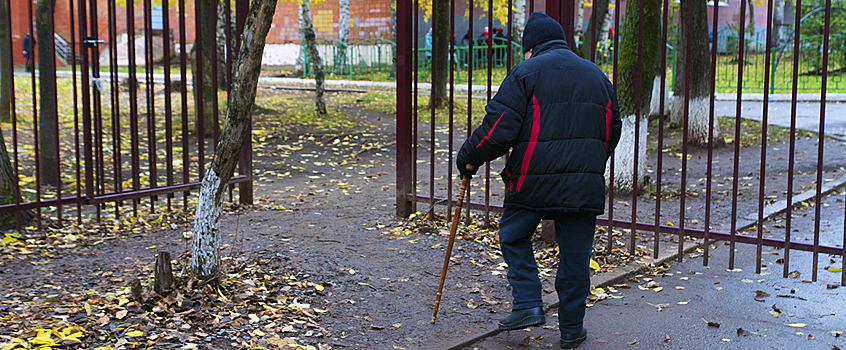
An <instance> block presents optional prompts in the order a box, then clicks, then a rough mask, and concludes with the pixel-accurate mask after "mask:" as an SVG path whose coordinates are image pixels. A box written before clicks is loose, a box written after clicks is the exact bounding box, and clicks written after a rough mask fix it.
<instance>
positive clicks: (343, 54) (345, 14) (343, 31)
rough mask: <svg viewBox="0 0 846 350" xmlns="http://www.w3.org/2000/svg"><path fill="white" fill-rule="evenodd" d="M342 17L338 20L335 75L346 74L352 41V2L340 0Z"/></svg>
mask: <svg viewBox="0 0 846 350" xmlns="http://www.w3.org/2000/svg"><path fill="white" fill-rule="evenodd" d="M338 3H339V4H338V5H339V7H340V15H339V19H338V57H334V62H333V63H334V64H335V75H343V74H345V73H346V67H347V51H349V41H350V40H349V39H350V0H339V1H338Z"/></svg>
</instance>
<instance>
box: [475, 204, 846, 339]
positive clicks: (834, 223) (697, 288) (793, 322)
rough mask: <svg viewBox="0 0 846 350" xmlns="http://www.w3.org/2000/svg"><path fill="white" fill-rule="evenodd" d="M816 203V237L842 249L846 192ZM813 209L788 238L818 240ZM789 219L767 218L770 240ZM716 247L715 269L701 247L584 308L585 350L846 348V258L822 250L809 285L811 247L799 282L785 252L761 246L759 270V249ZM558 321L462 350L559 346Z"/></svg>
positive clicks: (794, 258)
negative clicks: (843, 271) (845, 269)
mask: <svg viewBox="0 0 846 350" xmlns="http://www.w3.org/2000/svg"><path fill="white" fill-rule="evenodd" d="M819 208H821V211H820V213H819V216H820V225H819V227H820V228H819V241H820V242H821V243H823V244H827V245H831V246H836V247H842V246H843V227H844V222H843V211H844V193H842V192H837V191H835V192H833V193H832V194H831V195H829V196H825V197H823V200H822V205H820V206H819ZM815 210H816V206H801V207H800V208H799V209H796V210H794V212H793V213H792V216H793V222H792V223H791V232H792V237H791V241H793V242H813V241H814V235H815V225H814V220H813V219H814V218H815V217H816V212H815ZM784 224H785V214H780V215H777V216H774V217H773V218H771V219H770V220H767V221H766V222H765V224H764V226H765V227H767V230H772V234H771V233H770V232H767V233H766V234H765V237H774V238H783V236H784V230H783V229H780V228H782V227H783V225H784ZM711 247H712V249H711V250H710V254H711V257H710V267H708V266H703V261H702V260H703V257H702V254H703V252H701V251H696V252H693V253H690V254H687V255H685V260H684V261H683V262H677V261H675V260H674V261H670V262H669V263H668V265H669V267H668V268H667V269H665V270H663V271H662V272H658V273H656V274H654V275H650V274H642V275H636V276H633V277H632V278H631V279H629V280H627V281H626V282H624V283H622V284H626V285H628V286H629V287H630V288H623V287H622V286H621V285H620V284H617V286H616V288H613V290H616V292H611V293H609V294H610V295H612V297H611V298H609V299H606V300H602V301H600V302H598V303H596V304H595V305H593V306H592V307H590V308H588V311H587V315H586V317H585V326H586V327H587V328H588V332H589V334H588V339H587V341H586V342H585V343H584V344H582V346H580V347H579V349H618V348H625V349H656V348H667V349H751V348H754V349H838V348H846V334H843V332H846V287H843V286H839V284H840V278H841V277H840V273H839V272H834V271H831V270H829V269H830V268H837V269H839V268H842V256H831V255H828V254H819V260H818V266H817V274H818V275H817V281H816V282H811V281H810V280H811V279H812V273H811V270H812V267H813V254H812V253H810V252H800V251H791V252H790V254H789V262H788V263H789V266H788V269H787V270H788V272H793V275H792V277H793V278H783V277H782V274H783V271H784V264H783V263H784V250H783V249H774V248H767V247H764V248H763V249H762V255H761V257H762V258H761V270H762V271H761V273H760V274H756V273H755V266H756V264H757V261H756V247H755V246H754V245H748V244H737V245H736V247H735V248H736V249H735V256H734V263H735V264H734V266H733V267H734V269H731V270H730V269H729V265H728V264H729V251H730V249H729V245H728V243H726V242H716V243H714V244H712V245H711ZM835 271H836V269H835ZM797 273H798V275H797ZM652 282H654V283H652ZM650 283H652V285H651V286H650ZM647 286H650V287H648V288H647ZM641 287H643V288H641ZM606 292H608V290H606ZM776 316H777V317H776ZM557 318H558V315H557V314H556V313H555V312H554V310H553V311H552V312H550V313H548V314H547V324H546V325H545V326H543V327H535V328H531V329H529V330H519V331H510V332H503V333H500V334H497V335H495V336H493V337H490V338H487V339H484V340H482V341H480V342H478V343H475V344H473V345H471V346H469V347H466V348H465V349H491V350H498V349H503V350H504V349H549V348H556V349H557V348H559V347H558V336H559V335H558V321H557ZM709 322H710V325H709ZM717 325H719V327H716V326H717Z"/></svg>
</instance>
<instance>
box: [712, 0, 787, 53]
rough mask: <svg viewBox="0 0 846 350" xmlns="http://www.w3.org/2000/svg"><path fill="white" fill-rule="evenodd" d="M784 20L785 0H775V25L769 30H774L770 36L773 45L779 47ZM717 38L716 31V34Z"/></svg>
mask: <svg viewBox="0 0 846 350" xmlns="http://www.w3.org/2000/svg"><path fill="white" fill-rule="evenodd" d="M783 21H784V0H775V4H774V5H773V27H772V28H768V29H767V30H772V31H773V34H772V35H771V36H770V38H771V42H770V45H772V47H777V46H778V44H780V43H781V35H780V33H781V24H782V22H783ZM714 38H715V39H716V33H715V34H714Z"/></svg>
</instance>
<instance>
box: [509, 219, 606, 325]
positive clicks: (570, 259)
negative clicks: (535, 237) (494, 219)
mask: <svg viewBox="0 0 846 350" xmlns="http://www.w3.org/2000/svg"><path fill="white" fill-rule="evenodd" d="M545 217H547V218H551V219H553V220H555V233H556V236H557V237H558V248H559V251H560V253H559V263H558V274H557V276H556V277H555V290H556V291H557V292H558V300H559V304H558V324H559V328H560V330H561V333H577V332H580V331H581V330H582V321H583V320H584V318H585V298H587V296H588V294H589V293H590V255H591V251H592V249H593V235H594V230H595V227H596V215H592V214H588V215H583V214H574V213H557V212H547V211H534V210H527V209H510V208H505V211H504V212H503V214H502V220H501V221H500V224H499V241H500V248H501V249H502V257H503V258H504V259H505V263H506V264H508V283H510V284H511V295H512V296H513V297H514V303H513V309H514V310H519V309H527V308H532V307H537V306H543V301H542V299H541V298H542V296H541V288H542V287H541V282H540V279H539V278H538V265H537V262H536V261H535V254H534V250H533V249H532V234H533V233H534V232H535V229H537V227H538V224H539V223H540V221H541V219H543V218H545Z"/></svg>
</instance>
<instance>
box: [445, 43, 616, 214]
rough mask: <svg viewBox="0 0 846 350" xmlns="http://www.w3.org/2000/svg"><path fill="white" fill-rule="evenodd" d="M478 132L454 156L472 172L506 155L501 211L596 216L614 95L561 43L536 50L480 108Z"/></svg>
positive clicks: (611, 136) (612, 136)
mask: <svg viewBox="0 0 846 350" xmlns="http://www.w3.org/2000/svg"><path fill="white" fill-rule="evenodd" d="M485 111H486V112H487V115H486V116H485V119H484V121H483V122H482V125H481V126H480V127H479V128H477V129H476V130H475V131H474V132H473V134H472V135H471V136H470V138H468V139H467V141H465V142H464V145H463V146H462V147H461V150H460V151H459V152H458V157H457V163H458V165H459V166H462V167H463V166H464V164H472V165H474V166H476V167H477V168H478V167H479V166H481V165H482V164H484V163H485V162H487V161H491V160H494V159H496V158H498V157H500V156H502V155H504V154H505V153H506V152H507V151H508V150H509V149H512V152H511V156H510V157H509V159H508V163H507V164H506V166H505V169H504V170H503V171H502V172H501V174H500V175H501V176H502V179H503V181H504V182H505V190H506V195H505V203H504V204H505V206H506V207H515V208H525V209H534V210H541V209H542V210H552V211H564V212H577V213H591V214H602V213H603V212H604V208H605V179H604V173H605V162H606V160H607V159H608V157H610V156H611V153H612V152H613V151H614V148H615V147H616V146H617V141H618V140H619V139H620V128H621V126H622V122H621V121H620V115H619V109H618V106H617V94H616V92H615V91H614V87H613V86H612V85H611V82H610V81H609V80H608V77H607V76H606V75H605V74H604V73H603V72H602V71H601V70H600V69H599V68H598V67H597V66H596V65H595V64H593V63H591V62H590V61H588V60H585V59H582V58H580V57H579V56H577V55H576V54H574V53H573V52H572V51H571V50H570V49H569V47H567V43H566V42H565V41H564V40H552V41H548V42H545V43H543V44H540V45H538V46H537V47H536V48H535V49H534V52H533V55H532V57H531V58H530V59H528V60H526V61H524V62H522V63H520V64H518V65H517V66H516V67H514V69H512V70H511V71H510V72H509V73H508V76H507V77H506V78H505V81H503V82H502V85H501V86H500V88H499V91H498V92H497V94H496V96H495V97H494V98H493V99H492V100H491V101H490V102H489V103H488V105H487V106H486V107H485Z"/></svg>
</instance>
